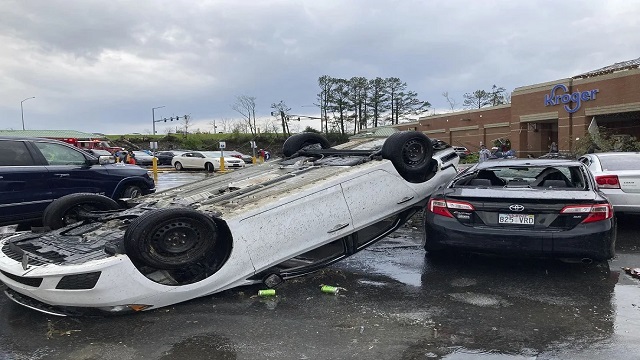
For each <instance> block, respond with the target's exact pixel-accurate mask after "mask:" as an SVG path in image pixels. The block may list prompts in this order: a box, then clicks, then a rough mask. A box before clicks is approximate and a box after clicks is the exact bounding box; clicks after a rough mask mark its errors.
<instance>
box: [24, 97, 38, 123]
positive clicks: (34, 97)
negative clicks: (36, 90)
mask: <svg viewBox="0 0 640 360" xmlns="http://www.w3.org/2000/svg"><path fill="white" fill-rule="evenodd" d="M35 98H36V97H35V96H32V97H28V98H26V99H24V100H22V101H20V114H21V115H22V130H24V108H23V107H22V103H23V102H25V101H27V100H29V99H35Z"/></svg>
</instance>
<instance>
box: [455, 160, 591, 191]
mask: <svg viewBox="0 0 640 360" xmlns="http://www.w3.org/2000/svg"><path fill="white" fill-rule="evenodd" d="M580 169H581V166H575V165H573V166H561V165H557V166H540V165H537V166H511V167H508V166H501V167H500V166H496V167H492V168H488V169H482V170H480V171H477V172H472V173H470V174H468V175H465V176H462V177H461V178H460V179H459V180H457V181H456V182H455V183H454V186H500V187H531V188H548V187H553V188H563V189H586V187H587V181H586V179H585V174H584V173H583V172H582V171H581V170H580Z"/></svg>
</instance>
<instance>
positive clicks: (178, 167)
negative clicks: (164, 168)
mask: <svg viewBox="0 0 640 360" xmlns="http://www.w3.org/2000/svg"><path fill="white" fill-rule="evenodd" d="M173 166H174V167H175V168H176V170H178V171H182V170H184V167H183V166H182V164H181V163H180V162H178V161H176V163H175V164H174V165H173Z"/></svg>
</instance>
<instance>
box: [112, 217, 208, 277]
mask: <svg viewBox="0 0 640 360" xmlns="http://www.w3.org/2000/svg"><path fill="white" fill-rule="evenodd" d="M217 230H218V229H217V226H216V224H215V222H214V221H213V219H212V218H211V217H209V216H207V215H206V214H204V213H202V212H199V211H197V210H193V209H187V208H166V209H156V210H153V211H149V212H147V213H145V214H143V215H141V216H140V217H138V218H137V219H135V220H133V221H132V222H131V224H130V225H129V228H127V231H126V232H125V234H124V246H125V250H126V253H127V255H128V256H130V257H131V258H133V259H136V260H138V261H140V262H142V263H143V264H144V265H147V266H150V267H153V268H156V269H166V270H170V269H179V268H183V267H185V266H189V265H192V264H194V263H197V262H199V261H201V260H202V259H203V258H204V257H206V256H207V255H208V254H209V253H210V252H211V251H212V250H213V248H214V247H215V246H216V242H217Z"/></svg>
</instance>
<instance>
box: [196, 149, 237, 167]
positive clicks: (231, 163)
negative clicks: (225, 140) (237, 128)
mask: <svg viewBox="0 0 640 360" xmlns="http://www.w3.org/2000/svg"><path fill="white" fill-rule="evenodd" d="M203 153H205V154H206V155H207V156H211V157H214V158H218V159H220V158H221V157H222V154H223V153H222V152H221V151H204V152H203ZM245 165H246V163H245V161H244V160H243V159H240V158H237V157H235V156H231V155H230V154H228V153H227V152H226V151H225V152H224V166H225V168H226V169H229V168H243V167H244V166H245Z"/></svg>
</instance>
